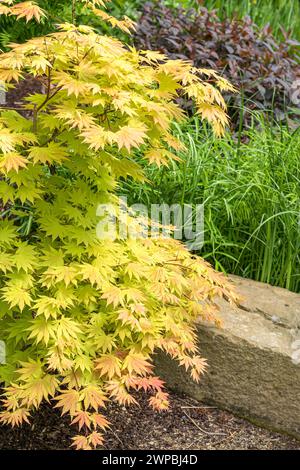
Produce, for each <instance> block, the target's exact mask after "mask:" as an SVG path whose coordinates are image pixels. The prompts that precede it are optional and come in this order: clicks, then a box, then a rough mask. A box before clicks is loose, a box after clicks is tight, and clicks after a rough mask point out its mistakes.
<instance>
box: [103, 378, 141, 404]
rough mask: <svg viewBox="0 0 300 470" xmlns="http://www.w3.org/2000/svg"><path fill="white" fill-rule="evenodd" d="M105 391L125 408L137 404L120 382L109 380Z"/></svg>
mask: <svg viewBox="0 0 300 470" xmlns="http://www.w3.org/2000/svg"><path fill="white" fill-rule="evenodd" d="M106 390H107V391H108V392H109V394H110V396H111V397H112V398H114V399H115V400H116V401H117V402H118V403H119V404H120V405H124V406H127V405H133V404H137V401H136V399H135V398H134V397H133V396H132V395H130V393H128V391H127V390H126V387H125V385H124V384H123V383H121V382H118V381H116V380H111V381H110V382H108V383H107V385H106Z"/></svg>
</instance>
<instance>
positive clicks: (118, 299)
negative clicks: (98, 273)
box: [102, 286, 124, 307]
mask: <svg viewBox="0 0 300 470" xmlns="http://www.w3.org/2000/svg"><path fill="white" fill-rule="evenodd" d="M102 299H105V300H106V303H107V305H110V304H112V305H113V306H114V307H117V306H118V305H124V292H123V291H122V289H120V287H118V286H111V287H109V288H108V289H105V290H104V292H103V294H102Z"/></svg>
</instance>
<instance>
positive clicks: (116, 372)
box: [95, 354, 121, 379]
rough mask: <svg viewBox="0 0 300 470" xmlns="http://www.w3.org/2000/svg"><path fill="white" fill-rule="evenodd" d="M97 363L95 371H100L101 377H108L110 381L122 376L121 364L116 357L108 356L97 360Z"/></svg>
mask: <svg viewBox="0 0 300 470" xmlns="http://www.w3.org/2000/svg"><path fill="white" fill-rule="evenodd" d="M95 363H96V367H95V369H96V370H99V371H100V375H101V376H104V375H107V377H108V378H109V379H112V378H113V377H115V376H118V377H120V376H121V362H120V359H118V358H117V357H116V356H113V355H112V354H107V355H105V356H102V357H100V359H97V360H96V361H95Z"/></svg>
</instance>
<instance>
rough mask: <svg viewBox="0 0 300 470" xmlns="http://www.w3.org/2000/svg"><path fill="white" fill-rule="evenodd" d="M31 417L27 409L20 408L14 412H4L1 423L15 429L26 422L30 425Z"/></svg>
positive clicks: (0, 417)
mask: <svg viewBox="0 0 300 470" xmlns="http://www.w3.org/2000/svg"><path fill="white" fill-rule="evenodd" d="M29 416H30V414H29V411H28V409H27V408H18V409H17V410H13V411H3V412H2V413H0V423H2V424H10V425H11V426H13V427H14V426H20V425H21V424H23V423H24V421H25V422H26V423H28V424H29V419H28V417H29Z"/></svg>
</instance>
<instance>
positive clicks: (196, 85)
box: [0, 1, 235, 449]
mask: <svg viewBox="0 0 300 470" xmlns="http://www.w3.org/2000/svg"><path fill="white" fill-rule="evenodd" d="M1 3H2V4H6V7H7V8H10V6H11V5H10V4H12V2H10V1H6V2H1ZM101 4H103V2H102V1H101V2H100V1H94V2H87V7H90V8H93V10H94V13H95V14H96V15H98V16H99V17H101V18H102V20H107V21H109V22H110V23H111V24H112V25H113V26H119V27H121V28H122V29H125V30H126V29H128V28H129V27H131V23H130V21H129V20H128V19H125V20H122V21H119V22H118V21H117V20H115V19H113V18H112V17H110V16H109V15H108V14H107V13H106V12H103V11H102V10H99V6H100V5H101ZM22 5H23V7H22ZM24 5H25V7H24ZM1 8H3V7H1ZM13 8H14V11H13V12H12V14H17V15H19V16H21V17H22V16H25V17H26V18H27V19H30V18H31V17H32V16H35V17H36V18H37V19H38V18H39V17H40V16H41V15H42V14H43V12H41V11H40V10H39V9H38V7H37V6H36V5H35V4H32V2H25V3H24V4H21V5H15V4H13ZM22 8H23V9H24V8H26V11H24V10H22ZM16 12H17V13H16ZM2 13H3V11H2ZM4 13H5V14H10V13H9V10H6V11H4ZM26 76H33V77H36V79H37V80H39V81H40V82H41V83H42V84H43V89H44V92H43V93H36V94H33V95H31V96H29V97H28V98H26V102H25V103H23V105H22V107H21V108H22V109H14V110H11V109H10V110H5V109H2V111H1V114H0V199H1V200H2V202H1V206H2V212H1V213H0V272H1V274H0V339H1V340H2V341H3V342H5V344H6V356H7V357H6V364H3V365H2V366H0V381H2V382H5V389H4V400H3V408H2V412H1V422H2V423H4V424H8V423H9V424H12V425H19V424H21V423H22V422H24V421H29V418H30V415H31V413H33V412H34V411H35V410H36V409H38V408H39V406H40V404H41V403H42V401H43V400H46V401H49V400H51V402H53V403H54V405H55V406H56V407H59V408H61V411H62V413H63V414H65V413H68V414H69V415H70V418H71V422H72V423H73V424H76V425H78V428H79V431H82V434H80V435H79V436H77V437H75V438H74V442H73V445H74V446H75V447H76V448H77V449H91V448H95V447H97V446H99V445H100V446H101V444H102V442H103V434H102V430H104V429H105V428H106V427H107V425H108V422H107V420H106V419H105V416H104V415H103V410H104V408H105V405H106V403H107V402H108V401H109V400H114V401H116V402H117V403H120V404H123V405H129V404H133V403H135V401H136V398H135V396H136V395H135V394H134V393H133V394H132V392H134V391H136V390H141V389H142V390H144V391H145V392H148V393H149V396H150V398H149V402H150V405H151V406H152V407H153V408H155V409H158V410H162V409H165V408H167V407H168V396H167V393H166V392H165V390H164V387H163V382H162V381H161V380H160V379H159V378H158V377H155V376H154V374H153V367H152V362H151V361H152V356H153V353H154V352H155V351H156V350H159V349H160V350H163V351H164V352H166V353H167V354H169V355H170V356H171V357H172V358H174V359H176V360H177V361H178V362H179V364H181V365H182V366H184V367H185V369H186V370H188V371H190V373H191V376H192V377H193V379H194V380H196V381H197V380H198V379H199V376H200V374H201V373H202V372H203V370H204V368H205V360H203V359H202V358H201V357H199V355H198V348H197V344H196V335H195V331H194V326H193V325H194V322H195V320H196V319H197V317H199V316H201V317H204V318H207V319H210V320H212V321H214V320H215V314H214V307H213V298H214V297H215V296H226V298H227V299H229V300H230V301H234V300H235V294H234V292H233V291H232V288H231V286H230V284H229V283H228V281H227V280H226V279H225V277H223V275H221V274H218V273H216V272H214V271H213V269H212V268H211V267H210V266H209V265H208V264H207V263H206V262H204V261H203V260H202V259H201V258H198V257H196V256H192V255H191V254H190V253H189V251H188V250H187V249H186V248H185V247H184V246H183V245H181V244H180V243H178V242H176V241H174V240H172V239H166V238H126V237H125V238H124V237H121V236H120V237H118V238H116V239H112V240H103V239H101V238H98V237H97V231H96V227H97V224H98V222H99V217H97V207H98V205H99V204H100V203H102V204H103V203H112V204H114V203H115V201H116V196H115V189H116V185H117V181H118V178H120V177H133V178H141V177H142V172H141V170H140V168H139V166H138V165H137V164H136V163H134V161H133V159H132V155H133V152H135V151H136V150H137V149H138V151H139V154H140V155H141V156H143V158H146V159H148V160H149V162H156V163H158V164H160V163H163V164H165V163H167V161H168V160H172V158H176V154H174V153H173V152H175V153H176V150H178V149H180V148H181V143H180V142H179V141H177V140H176V139H175V138H174V137H173V135H172V134H171V131H170V128H171V123H172V122H173V121H181V120H182V119H184V113H183V112H182V111H181V110H180V108H179V106H178V104H177V103H176V101H175V99H176V98H177V96H178V94H180V93H183V94H186V95H187V96H188V97H189V98H191V99H194V101H195V103H196V106H197V109H198V113H199V114H200V115H201V116H202V117H203V118H206V119H208V120H209V122H210V123H211V124H212V126H213V128H214V130H215V132H216V133H217V134H221V133H222V131H223V129H224V126H225V125H226V122H227V118H226V114H225V104H224V101H223V99H222V96H221V94H220V92H219V91H218V88H220V89H228V88H230V85H229V84H228V83H227V82H226V81H225V80H223V79H221V78H219V77H218V76H217V75H216V74H215V73H214V72H209V71H207V70H202V71H201V70H195V69H194V68H193V67H192V66H191V65H190V64H189V63H186V62H181V61H179V60H177V61H170V60H166V58H165V57H164V56H163V55H162V54H159V53H156V52H149V51H137V50H135V49H134V48H130V47H126V46H125V45H123V44H122V43H121V42H119V41H118V40H116V39H114V38H112V37H108V36H101V35H99V34H96V32H95V31H94V30H93V29H91V28H90V27H88V26H75V25H73V24H62V25H60V26H59V30H58V32H55V33H53V34H50V35H48V36H46V37H39V38H34V39H32V40H30V41H28V42H26V43H25V44H14V45H12V47H11V51H10V52H8V53H2V54H1V55H0V80H1V81H3V82H4V83H5V85H6V86H7V87H8V88H9V87H13V86H15V83H16V82H19V81H21V80H22V79H23V78H24V77H26ZM203 76H204V77H209V82H206V81H205V80H203V78H201V77H203ZM211 80H213V82H214V84H215V86H216V87H214V86H213V85H212V83H211ZM24 109H26V113H25V114H24V112H23V111H24ZM24 116H27V117H24ZM172 149H173V151H172ZM130 218H131V220H130V219H128V222H127V223H128V224H132V223H134V221H135V217H134V215H132V216H130Z"/></svg>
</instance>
